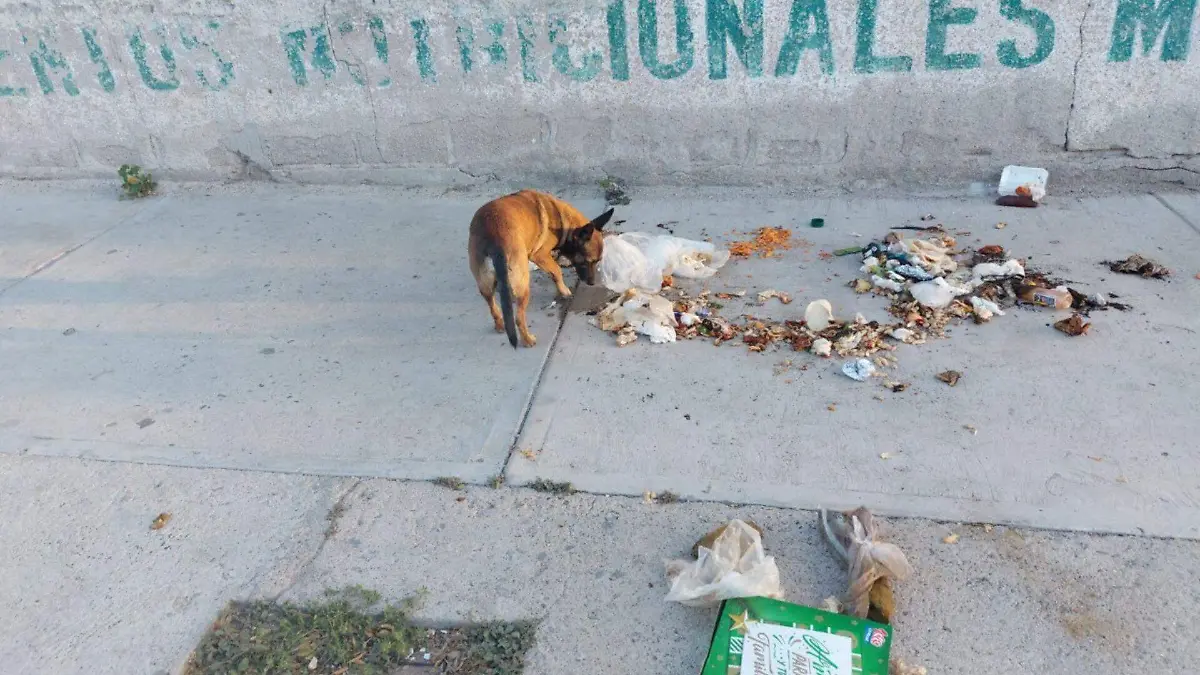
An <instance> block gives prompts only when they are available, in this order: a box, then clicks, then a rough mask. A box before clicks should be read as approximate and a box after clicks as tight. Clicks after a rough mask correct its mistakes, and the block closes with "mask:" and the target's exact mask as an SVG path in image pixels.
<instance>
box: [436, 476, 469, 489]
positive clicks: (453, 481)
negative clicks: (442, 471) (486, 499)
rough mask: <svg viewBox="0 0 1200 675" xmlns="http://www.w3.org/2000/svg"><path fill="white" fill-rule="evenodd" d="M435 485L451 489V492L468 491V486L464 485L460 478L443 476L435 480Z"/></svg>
mask: <svg viewBox="0 0 1200 675" xmlns="http://www.w3.org/2000/svg"><path fill="white" fill-rule="evenodd" d="M433 484H434V485H441V486H442V487H444V488H449V489H451V490H465V489H467V484H466V483H464V482H463V479H461V478H459V477H458V476H442V477H441V478H434V479H433Z"/></svg>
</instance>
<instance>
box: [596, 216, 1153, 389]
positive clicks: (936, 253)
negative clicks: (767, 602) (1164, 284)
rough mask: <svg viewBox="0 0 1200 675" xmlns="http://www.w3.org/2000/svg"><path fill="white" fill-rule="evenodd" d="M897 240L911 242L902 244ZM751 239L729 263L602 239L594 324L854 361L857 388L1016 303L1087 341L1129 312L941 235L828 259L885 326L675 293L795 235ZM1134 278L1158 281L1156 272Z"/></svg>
mask: <svg viewBox="0 0 1200 675" xmlns="http://www.w3.org/2000/svg"><path fill="white" fill-rule="evenodd" d="M902 230H915V231H917V232H918V233H919V234H916V235H915V236H909V237H906V236H905V235H904V234H902ZM753 234H754V237H753V238H752V239H751V240H749V241H743V242H735V243H734V244H733V245H732V246H731V250H732V251H733V253H731V251H730V250H721V249H718V248H717V247H716V246H714V245H713V244H712V243H711V242H703V241H694V240H689V239H683V238H680V237H675V236H671V235H649V234H644V233H639V232H628V233H624V234H621V235H619V236H615V237H610V238H608V239H607V240H606V249H605V255H604V259H603V260H602V261H601V265H600V269H599V276H600V281H601V283H603V284H604V285H605V286H606V287H607V288H609V289H610V290H612V291H614V292H616V293H619V295H617V296H616V297H615V298H614V299H612V300H611V301H610V302H609V303H608V304H607V305H606V306H604V307H603V308H601V309H599V310H598V311H596V312H594V315H593V317H592V319H591V322H592V324H593V325H595V326H597V327H598V328H600V329H601V330H604V331H606V332H610V333H612V334H614V336H615V340H616V342H617V344H618V345H620V346H625V345H628V344H630V343H632V342H634V341H636V340H637V339H638V338H639V336H646V337H648V338H649V339H650V341H651V342H652V343H655V344H663V343H670V342H675V341H677V340H681V339H695V338H705V339H710V340H712V342H713V344H714V345H721V344H724V343H727V342H730V341H734V340H736V339H738V338H739V337H740V341H741V343H742V344H744V345H746V347H747V348H748V349H749V350H750V351H754V352H762V351H765V350H767V349H768V348H769V347H771V346H772V345H779V346H789V347H791V349H792V350H794V351H807V352H811V353H812V354H814V355H816V356H819V357H832V356H834V355H836V356H838V357H841V358H853V359H856V361H853V362H850V363H847V364H846V367H845V368H844V369H843V370H844V372H846V374H847V375H848V376H850V377H854V378H855V379H865V378H866V377H868V376H870V375H871V374H872V372H874V370H875V368H877V367H886V366H887V365H889V362H890V358H889V355H888V354H886V353H883V354H881V352H890V351H894V350H895V349H896V345H898V344H922V343H924V342H926V341H928V340H930V339H934V338H941V337H945V330H946V328H947V326H949V325H950V324H952V323H954V322H957V321H965V320H971V321H974V322H975V323H986V322H989V321H991V320H992V319H994V318H995V317H998V316H1004V315H1005V313H1006V310H1009V309H1010V308H1012V307H1013V306H1015V305H1017V304H1027V305H1032V306H1040V307H1043V308H1050V309H1053V310H1072V311H1073V315H1072V316H1071V317H1069V318H1065V319H1063V320H1062V321H1058V322H1057V323H1055V327H1056V328H1057V329H1058V330H1059V331H1061V332H1063V333H1065V334H1067V335H1070V336H1073V337H1074V336H1080V335H1086V334H1087V333H1088V330H1089V328H1090V326H1091V324H1090V323H1088V322H1086V321H1084V318H1085V317H1087V316H1088V315H1089V314H1090V313H1091V312H1092V311H1094V310H1106V309H1121V310H1126V309H1129V306H1128V305H1125V304H1123V303H1121V302H1118V301H1117V300H1116V299H1115V298H1116V296H1107V297H1106V296H1105V295H1102V294H1091V295H1088V294H1085V293H1082V292H1080V291H1077V290H1075V289H1073V288H1070V287H1068V286H1066V285H1065V284H1064V283H1063V282H1061V281H1059V280H1056V279H1052V278H1051V277H1049V276H1048V275H1046V274H1043V273H1041V272H1038V271H1037V270H1033V269H1030V268H1029V267H1028V265H1027V262H1026V261H1025V260H1023V259H1021V258H1017V257H1015V256H1013V255H1011V254H1010V253H1009V252H1008V251H1007V250H1005V249H1004V248H1003V247H1002V246H999V245H994V244H993V245H987V246H981V247H978V248H961V247H959V244H958V242H957V240H956V239H955V238H954V237H953V236H951V235H950V234H948V233H947V232H946V231H945V230H944V229H943V228H942V227H941V226H940V225H931V226H921V227H905V228H893V229H892V230H891V231H890V232H889V233H888V234H887V235H886V236H885V237H883V238H882V239H880V240H878V241H872V242H870V243H868V244H866V245H864V246H854V247H849V248H844V249H840V250H838V251H835V252H834V253H833V254H831V255H830V256H829V257H835V256H838V257H846V256H851V255H855V254H857V256H858V259H859V272H860V273H861V274H860V276H859V277H858V278H856V279H855V280H854V281H853V282H851V284H850V285H851V287H852V288H853V289H854V290H855V291H856V292H857V293H860V294H865V293H873V294H876V295H879V296H882V297H886V298H888V299H889V300H890V304H889V307H888V313H889V314H890V315H891V316H892V317H893V318H894V320H893V321H882V322H881V321H868V320H867V319H866V318H865V317H863V316H862V315H861V314H858V315H856V316H854V317H853V318H838V317H837V316H836V314H835V312H834V308H833V307H832V305H831V304H830V302H829V301H828V300H825V299H818V300H814V301H812V302H810V303H808V305H807V306H806V309H805V312H804V317H803V319H802V320H801V319H789V320H782V321H779V320H771V319H762V318H759V317H756V316H753V315H752V314H742V315H740V316H738V317H736V319H735V318H728V317H722V316H720V315H719V309H720V308H721V307H722V304H721V303H720V302H719V300H723V299H729V298H731V297H742V296H744V295H745V291H740V292H738V293H720V292H717V293H714V292H713V291H711V290H704V291H702V292H700V293H697V294H692V293H690V292H689V291H688V290H686V289H684V288H680V287H679V286H678V285H677V284H676V283H675V278H676V277H679V278H684V279H701V280H703V279H709V278H711V277H712V276H713V275H715V274H716V273H717V271H718V270H719V269H721V267H723V266H724V265H725V264H726V263H727V262H728V261H729V259H730V257H731V255H734V254H736V256H735V257H749V256H751V255H754V254H758V255H759V256H762V257H773V256H776V255H778V253H779V251H782V250H787V249H788V248H790V247H791V246H792V243H791V232H790V231H788V230H785V229H781V228H760V229H758V230H756V231H755V232H754V233H753ZM1134 262H1135V263H1138V264H1141V263H1142V262H1143V261H1141V260H1138V261H1134ZM1137 269H1138V270H1139V272H1141V273H1146V274H1161V272H1159V269H1158V268H1151V267H1148V266H1142V267H1138V268H1137ZM757 299H758V304H759V305H763V304H766V303H767V302H769V301H771V300H773V299H778V300H779V301H780V302H781V303H783V304H790V303H791V302H792V297H791V296H790V295H789V294H787V293H784V292H781V291H778V290H775V289H769V290H765V291H762V292H760V293H758V294H757Z"/></svg>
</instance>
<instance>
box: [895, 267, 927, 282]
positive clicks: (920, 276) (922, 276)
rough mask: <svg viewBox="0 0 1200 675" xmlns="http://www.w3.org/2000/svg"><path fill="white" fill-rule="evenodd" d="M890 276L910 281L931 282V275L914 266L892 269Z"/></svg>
mask: <svg viewBox="0 0 1200 675" xmlns="http://www.w3.org/2000/svg"><path fill="white" fill-rule="evenodd" d="M892 274H899V275H900V276H902V277H904V278H905V279H910V280H912V281H932V280H933V275H932V274H930V273H929V272H926V271H925V270H924V269H922V268H920V267H917V266H916V265H897V266H895V267H893V268H892Z"/></svg>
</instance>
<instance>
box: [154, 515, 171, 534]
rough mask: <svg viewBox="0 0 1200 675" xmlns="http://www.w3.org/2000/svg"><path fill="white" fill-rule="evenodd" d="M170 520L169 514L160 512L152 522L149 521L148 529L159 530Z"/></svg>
mask: <svg viewBox="0 0 1200 675" xmlns="http://www.w3.org/2000/svg"><path fill="white" fill-rule="evenodd" d="M170 521H171V514H169V513H160V514H158V517H157V518H155V519H154V522H152V523H150V529H152V530H161V529H163V528H164V527H166V526H167V523H169V522H170Z"/></svg>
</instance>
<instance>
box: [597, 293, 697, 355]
mask: <svg viewBox="0 0 1200 675" xmlns="http://www.w3.org/2000/svg"><path fill="white" fill-rule="evenodd" d="M591 322H592V324H593V325H594V326H596V327H598V328H600V329H601V330H605V331H609V332H616V333H617V345H618V346H622V347H623V346H625V345H627V344H629V343H631V342H633V341H634V340H636V339H637V334H638V333H640V334H642V335H645V336H647V337H649V338H650V342H652V343H654V344H662V343H664V342H674V341H675V339H676V337H677V336H676V333H675V325H676V323H675V306H674V304H672V302H671V301H670V300H668V299H666V298H664V297H662V296H660V295H647V294H645V293H642V292H641V291H638V290H634V289H630V290H627V291H625V292H624V293H622V294H621V295H620V296H619V297H617V298H616V299H615V300H613V301H612V302H610V303H608V305H606V306H605V307H604V309H602V310H600V311H599V312H597V314H596V316H595V317H593V318H592V321H591Z"/></svg>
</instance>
